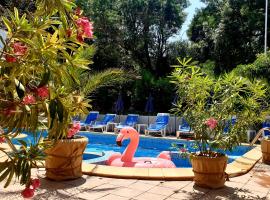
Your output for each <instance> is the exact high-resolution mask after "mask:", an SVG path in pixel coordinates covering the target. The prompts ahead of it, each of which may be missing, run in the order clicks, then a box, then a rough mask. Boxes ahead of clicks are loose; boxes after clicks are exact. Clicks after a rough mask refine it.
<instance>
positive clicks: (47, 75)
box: [38, 68, 50, 87]
mask: <svg viewBox="0 0 270 200" xmlns="http://www.w3.org/2000/svg"><path fill="white" fill-rule="evenodd" d="M49 79H50V70H49V69H48V68H46V69H45V73H44V74H43V77H42V80H41V82H40V83H39V86H38V87H42V86H45V85H47V84H48V82H49Z"/></svg>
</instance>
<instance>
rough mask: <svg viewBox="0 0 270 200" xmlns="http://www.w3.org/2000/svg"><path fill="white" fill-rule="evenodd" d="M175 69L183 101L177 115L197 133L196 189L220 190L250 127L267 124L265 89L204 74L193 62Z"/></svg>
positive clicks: (241, 80)
mask: <svg viewBox="0 0 270 200" xmlns="http://www.w3.org/2000/svg"><path fill="white" fill-rule="evenodd" d="M179 63H180V65H178V66H174V67H175V70H174V71H173V72H172V79H173V81H172V82H173V83H175V85H176V87H177V92H178V95H179V97H181V98H179V100H178V102H177V105H176V107H175V109H174V112H175V113H176V114H177V115H179V116H181V117H184V118H185V120H186V121H187V122H188V123H189V125H190V126H191V128H192V130H193V131H194V140H195V143H196V146H197V148H198V152H193V153H191V154H190V160H191V164H192V167H193V171H194V175H195V178H194V181H195V184H196V185H199V186H202V187H209V188H220V187H223V186H224V183H225V181H226V176H227V175H226V173H225V169H226V165H227V160H228V158H227V156H226V155H225V153H224V151H226V150H232V149H233V148H234V147H235V146H237V145H239V144H240V143H241V141H244V138H245V137H246V131H247V130H248V128H249V127H250V126H252V125H253V124H255V123H257V122H258V121H263V115H264V114H263V112H262V109H261V108H262V106H263V105H264V103H265V91H266V89H265V85H264V84H263V83H262V82H260V81H256V80H255V81H250V80H249V79H246V78H243V77H240V76H237V75H235V74H234V73H228V74H224V75H221V76H219V77H217V78H215V77H210V76H208V75H207V74H205V73H203V71H202V69H201V68H200V67H199V66H197V65H196V64H194V63H192V62H191V59H188V60H187V59H184V60H182V61H181V60H179Z"/></svg>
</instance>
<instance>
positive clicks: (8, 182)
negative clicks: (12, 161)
mask: <svg viewBox="0 0 270 200" xmlns="http://www.w3.org/2000/svg"><path fill="white" fill-rule="evenodd" d="M10 167H11V170H10V173H9V177H8V179H7V182H6V183H5V185H4V188H6V187H8V186H9V184H10V182H11V180H12V178H13V176H14V173H15V169H14V165H11V166H10Z"/></svg>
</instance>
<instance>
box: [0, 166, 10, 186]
mask: <svg viewBox="0 0 270 200" xmlns="http://www.w3.org/2000/svg"><path fill="white" fill-rule="evenodd" d="M10 171H11V166H8V168H7V169H6V171H5V172H4V173H2V174H1V176H0V182H2V181H3V180H4V179H6V178H7V176H8V174H9V172H10Z"/></svg>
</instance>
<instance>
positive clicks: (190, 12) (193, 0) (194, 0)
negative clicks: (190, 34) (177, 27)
mask: <svg viewBox="0 0 270 200" xmlns="http://www.w3.org/2000/svg"><path fill="white" fill-rule="evenodd" d="M189 1H190V4H191V5H190V6H189V7H188V8H186V9H185V12H186V13H187V18H186V21H185V23H184V24H183V26H182V29H181V31H180V33H179V34H177V35H176V36H174V37H172V38H171V40H172V41H176V40H180V39H181V38H182V39H187V34H186V31H187V29H188V26H189V24H190V23H191V20H192V18H193V16H194V15H195V13H196V9H198V8H202V7H203V6H204V5H205V4H204V3H202V2H200V0H189Z"/></svg>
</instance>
